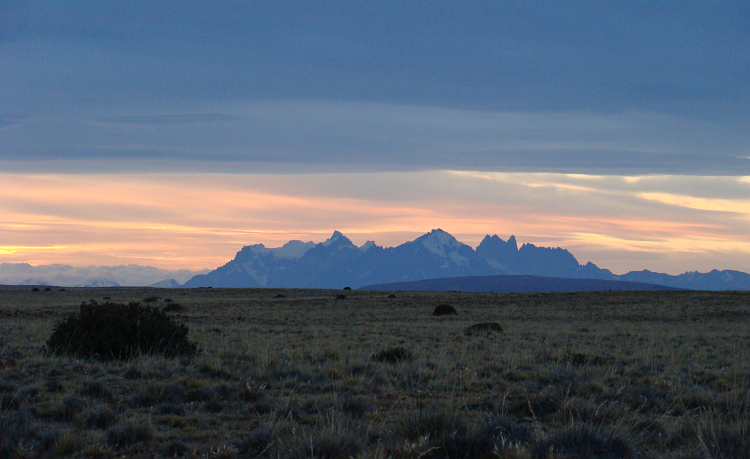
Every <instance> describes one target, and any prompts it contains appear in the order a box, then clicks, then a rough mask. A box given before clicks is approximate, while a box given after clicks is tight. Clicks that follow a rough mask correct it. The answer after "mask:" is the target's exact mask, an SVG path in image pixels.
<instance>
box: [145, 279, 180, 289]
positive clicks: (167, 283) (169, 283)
mask: <svg viewBox="0 0 750 459" xmlns="http://www.w3.org/2000/svg"><path fill="white" fill-rule="evenodd" d="M151 287H156V288H180V287H182V286H181V285H180V283H179V282H177V281H176V280H174V279H164V280H163V281H160V282H157V283H155V284H152V285H151Z"/></svg>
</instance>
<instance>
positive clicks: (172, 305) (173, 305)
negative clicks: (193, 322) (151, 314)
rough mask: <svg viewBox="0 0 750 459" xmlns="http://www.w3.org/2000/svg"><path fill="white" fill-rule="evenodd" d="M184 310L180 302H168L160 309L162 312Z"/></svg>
mask: <svg viewBox="0 0 750 459" xmlns="http://www.w3.org/2000/svg"><path fill="white" fill-rule="evenodd" d="M184 310H185V306H183V305H181V304H180V303H169V304H168V305H166V306H164V309H162V311H164V312H182V311H184Z"/></svg>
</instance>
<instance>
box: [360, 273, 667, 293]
mask: <svg viewBox="0 0 750 459" xmlns="http://www.w3.org/2000/svg"><path fill="white" fill-rule="evenodd" d="M360 290H385V291H397V290H401V291H429V292H454V291H458V292H495V293H501V292H504V293H508V292H592V291H609V290H612V291H619V290H677V289H675V288H673V287H665V286H663V285H654V284H646V283H643V282H629V281H617V280H603V279H569V278H568V279H566V278H562V277H542V276H524V275H516V276H509V275H500V276H470V277H448V278H443V279H424V280H418V281H411V282H394V283H391V284H377V285H366V286H364V287H360Z"/></svg>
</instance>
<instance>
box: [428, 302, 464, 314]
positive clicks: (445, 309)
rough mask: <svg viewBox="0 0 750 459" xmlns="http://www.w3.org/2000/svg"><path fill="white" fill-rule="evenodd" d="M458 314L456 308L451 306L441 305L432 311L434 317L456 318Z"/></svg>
mask: <svg viewBox="0 0 750 459" xmlns="http://www.w3.org/2000/svg"><path fill="white" fill-rule="evenodd" d="M456 314H458V311H456V308H454V307H453V306H451V305H449V304H441V305H439V306H438V307H436V308H435V310H434V311H432V315H433V316H454V315H456Z"/></svg>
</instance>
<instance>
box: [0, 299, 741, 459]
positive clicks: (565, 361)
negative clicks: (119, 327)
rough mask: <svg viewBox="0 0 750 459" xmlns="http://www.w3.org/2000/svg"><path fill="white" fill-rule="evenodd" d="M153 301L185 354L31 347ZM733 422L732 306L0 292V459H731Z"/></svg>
mask: <svg viewBox="0 0 750 459" xmlns="http://www.w3.org/2000/svg"><path fill="white" fill-rule="evenodd" d="M341 295H345V298H343V299H342V298H340V296H341ZM154 296H157V297H160V299H159V300H158V301H155V302H153V303H150V304H152V305H157V306H159V307H165V306H167V305H168V304H170V303H168V302H166V301H165V300H166V299H167V298H169V299H171V300H172V302H171V303H172V304H173V303H178V304H180V305H182V306H184V308H185V309H184V310H183V311H181V312H173V313H170V314H172V315H173V317H175V318H176V320H178V321H179V322H181V323H184V324H186V325H187V326H188V327H189V328H190V334H189V338H190V339H191V340H193V341H195V342H197V343H198V345H199V349H200V351H199V354H198V355H197V356H196V357H194V358H192V359H186V358H176V359H166V358H162V357H158V356H143V357H140V358H137V359H134V360H131V361H124V362H121V361H113V362H101V361H97V360H93V359H78V358H71V357H58V356H52V355H46V354H45V353H44V352H43V346H44V344H45V341H46V340H47V339H48V337H49V336H50V334H51V332H52V330H53V327H54V326H55V324H56V323H57V322H58V321H60V320H62V319H64V318H65V317H67V316H68V315H69V314H71V313H73V312H77V310H78V306H79V305H80V304H81V302H83V301H89V300H90V299H95V300H97V301H102V300H103V299H104V297H110V298H111V300H112V301H114V302H118V303H128V302H131V301H141V302H142V301H143V300H144V299H146V298H149V297H154ZM337 297H338V298H337ZM445 303H447V304H450V305H452V306H453V307H454V308H455V309H456V310H457V311H458V314H457V315H453V316H443V317H434V316H432V315H431V313H432V311H433V310H434V308H435V307H436V306H438V305H440V304H445ZM481 322H498V323H499V324H500V325H501V326H502V329H503V331H502V333H492V332H488V333H479V334H474V335H470V336H467V335H466V334H465V333H464V330H465V329H466V328H467V327H469V326H471V325H473V324H476V323H481ZM374 356H375V357H376V358H374ZM748 419H750V293H748V292H721V293H711V292H602V293H554V294H471V293H422V292H419V293H406V292H395V297H391V298H389V293H388V292H365V291H331V290H273V289H268V290H261V289H247V290H245V289H189V290H188V289H186V290H179V289H178V290H159V289H125V288H123V289H100V290H98V289H67V290H66V291H59V290H58V289H56V288H55V289H52V291H44V290H42V291H38V292H33V291H31V290H0V457H5V456H12V455H18V456H21V457H47V456H53V455H61V456H62V455H69V456H75V457H115V456H117V457H120V456H141V457H156V456H166V457H174V456H177V457H182V456H187V457H191V456H192V457H230V458H231V457H321V458H322V457H326V458H339V457H341V458H345V457H355V458H358V457H361V458H365V457H381V458H386V457H404V458H406V457H422V458H428V457H433V458H438V457H498V458H527V457H534V458H536V457H539V458H547V457H552V458H555V457H556V458H567V457H674V458H678V457H679V458H721V457H727V458H729V457H732V458H735V457H736V458H739V457H750V421H749V420H748Z"/></svg>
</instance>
